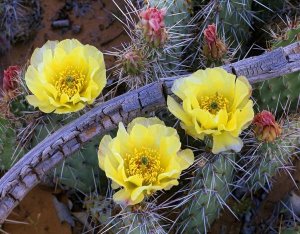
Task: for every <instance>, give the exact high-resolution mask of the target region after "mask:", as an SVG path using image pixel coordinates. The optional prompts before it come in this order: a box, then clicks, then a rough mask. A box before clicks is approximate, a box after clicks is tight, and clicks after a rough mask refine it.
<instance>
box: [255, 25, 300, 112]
mask: <svg viewBox="0 0 300 234" xmlns="http://www.w3.org/2000/svg"><path fill="white" fill-rule="evenodd" d="M299 39H300V24H299V23H298V24H297V27H295V28H288V29H286V30H285V31H284V33H283V35H282V36H277V38H276V39H275V41H274V43H273V45H272V49H276V48H279V47H281V46H287V45H290V44H292V43H294V42H296V41H297V40H299ZM299 90H300V72H294V73H291V74H288V75H286V76H282V77H277V78H274V79H271V80H268V81H265V82H263V83H260V84H258V85H257V86H256V89H255V90H254V94H253V96H254V98H255V99H256V101H257V104H258V106H259V108H260V109H261V110H263V109H269V110H270V111H271V112H274V113H275V112H276V114H277V115H278V114H281V113H282V112H283V111H288V110H291V111H297V108H298V105H299V103H298V102H299V98H300V96H299Z"/></svg>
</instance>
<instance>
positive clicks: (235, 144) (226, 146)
mask: <svg viewBox="0 0 300 234" xmlns="http://www.w3.org/2000/svg"><path fill="white" fill-rule="evenodd" d="M242 147H243V141H242V140H241V139H240V138H239V137H233V136H232V135H231V134H230V133H228V132H223V133H221V134H220V135H213V148H212V152H213V153H214V154H218V153H220V152H223V151H227V150H234V151H235V152H239V151H241V149H242Z"/></svg>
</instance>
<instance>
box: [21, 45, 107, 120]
mask: <svg viewBox="0 0 300 234" xmlns="http://www.w3.org/2000/svg"><path fill="white" fill-rule="evenodd" d="M25 82H26V85H27V87H28V89H29V90H30V91H31V92H32V94H33V95H34V96H36V98H37V99H38V100H39V102H35V104H37V105H36V107H38V108H39V109H40V110H41V111H44V110H45V111H47V112H48V111H49V110H52V111H53V110H54V112H55V113H57V114H64V113H70V112H75V111H79V110H81V109H83V108H84V107H85V105H86V104H92V103H93V102H94V101H95V99H96V98H97V97H98V96H99V94H100V93H101V92H102V90H103V88H104V86H105V85H106V74H105V64H104V59H103V54H102V53H101V52H100V51H99V50H97V48H95V47H93V46H90V45H82V44H81V43H80V42H79V41H78V40H76V39H66V40H63V41H60V42H57V41H55V42H51V41H48V42H47V43H46V44H45V45H44V46H43V47H42V48H38V49H36V50H35V51H34V53H33V55H32V57H31V65H29V67H28V69H27V71H26V74H25Z"/></svg>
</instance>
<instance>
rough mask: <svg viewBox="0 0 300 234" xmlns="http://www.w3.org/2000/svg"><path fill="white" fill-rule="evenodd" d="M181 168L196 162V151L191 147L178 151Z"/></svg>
mask: <svg viewBox="0 0 300 234" xmlns="http://www.w3.org/2000/svg"><path fill="white" fill-rule="evenodd" d="M177 155H178V158H179V164H180V166H181V168H182V169H183V170H184V169H187V168H188V167H189V166H190V165H192V164H193V162H194V153H193V151H192V150H190V149H185V150H181V151H179V152H178V153H177Z"/></svg>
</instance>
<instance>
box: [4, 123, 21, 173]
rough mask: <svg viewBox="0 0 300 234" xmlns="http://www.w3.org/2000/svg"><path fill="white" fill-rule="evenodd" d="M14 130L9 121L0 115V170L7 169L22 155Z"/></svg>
mask: <svg viewBox="0 0 300 234" xmlns="http://www.w3.org/2000/svg"><path fill="white" fill-rule="evenodd" d="M16 137H17V135H16V132H15V130H14V129H13V127H12V126H11V124H10V122H9V121H8V120H6V119H3V118H1V117H0V170H8V169H9V168H11V167H12V165H13V164H14V163H16V162H17V161H18V159H19V158H20V157H21V156H23V150H22V149H21V148H20V147H17V144H18V143H17V140H16Z"/></svg>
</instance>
